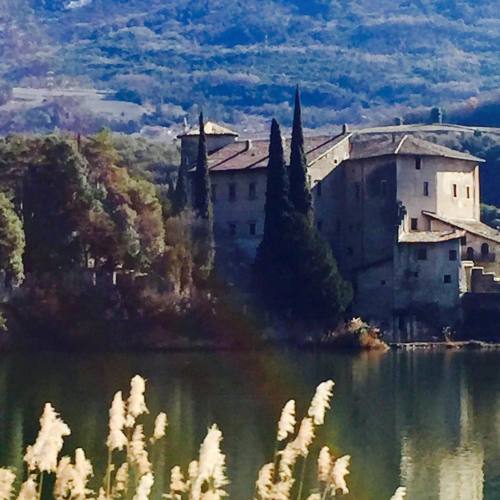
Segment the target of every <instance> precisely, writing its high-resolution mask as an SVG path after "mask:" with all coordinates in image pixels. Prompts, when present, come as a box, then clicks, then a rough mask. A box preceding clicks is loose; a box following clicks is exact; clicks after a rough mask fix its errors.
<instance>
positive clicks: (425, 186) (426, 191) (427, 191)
mask: <svg viewBox="0 0 500 500" xmlns="http://www.w3.org/2000/svg"><path fill="white" fill-rule="evenodd" d="M424 196H429V183H428V182H427V181H426V182H424Z"/></svg>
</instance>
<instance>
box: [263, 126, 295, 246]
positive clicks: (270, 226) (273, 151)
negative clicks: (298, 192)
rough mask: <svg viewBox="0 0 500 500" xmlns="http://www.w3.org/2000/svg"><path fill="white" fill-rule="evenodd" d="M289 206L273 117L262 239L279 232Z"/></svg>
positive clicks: (279, 131)
mask: <svg viewBox="0 0 500 500" xmlns="http://www.w3.org/2000/svg"><path fill="white" fill-rule="evenodd" d="M291 208H292V207H291V205H290V200H289V180H288V174H287V170H286V165H285V158H284V154H283V141H282V138H281V130H280V126H279V124H278V122H277V121H276V120H275V119H273V121H272V123H271V136H270V140H269V160H268V166H267V187H266V203H265V207H264V217H265V218H264V237H263V241H271V240H272V239H273V238H275V237H276V236H277V234H279V233H280V231H281V230H282V229H283V223H284V220H285V218H286V217H287V216H289V214H290V212H291Z"/></svg>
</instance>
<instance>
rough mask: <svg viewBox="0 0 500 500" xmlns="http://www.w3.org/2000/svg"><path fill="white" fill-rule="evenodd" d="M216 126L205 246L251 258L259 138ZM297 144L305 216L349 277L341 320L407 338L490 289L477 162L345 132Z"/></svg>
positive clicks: (488, 236)
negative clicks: (301, 154)
mask: <svg viewBox="0 0 500 500" xmlns="http://www.w3.org/2000/svg"><path fill="white" fill-rule="evenodd" d="M225 130H226V133H225V135H224V138H223V139H221V136H220V135H217V134H214V135H213V136H210V134H207V145H210V146H209V151H210V152H211V154H210V155H209V170H210V175H211V179H212V190H213V202H214V222H215V235H216V242H217V245H218V246H219V247H223V248H224V249H226V248H229V247H231V246H234V247H238V248H239V249H240V250H241V251H242V252H243V253H244V254H245V255H246V256H247V257H248V258H249V260H251V259H253V257H254V256H255V251H256V249H257V247H258V244H259V243H260V240H261V238H262V233H263V227H264V203H265V191H266V166H267V154H268V147H269V143H268V141H266V140H258V141H238V140H237V137H236V134H233V135H231V134H229V133H227V129H225ZM193 137H197V136H196V135H194V136H193V135H192V134H191V135H186V136H184V137H183V138H181V139H182V150H183V151H184V150H186V151H194V146H193V144H197V142H196V140H193ZM221 140H222V142H221ZM288 147H289V141H288V140H287V141H285V154H286V157H288V155H289V151H288ZM305 150H306V155H307V159H308V164H309V181H310V185H311V191H312V194H313V203H314V212H315V221H316V224H317V227H318V229H319V231H320V232H321V233H322V234H323V236H324V237H325V239H327V240H328V241H329V242H330V243H331V246H332V249H333V251H334V254H335V256H336V258H337V261H338V263H339V268H340V270H341V272H342V273H343V275H344V276H345V277H346V278H347V279H349V280H351V282H352V284H353V287H354V292H355V298H354V302H353V306H352V313H353V315H360V316H362V317H363V318H365V319H367V320H370V321H373V322H375V323H378V324H379V325H380V326H381V327H382V328H383V330H384V331H385V332H386V334H387V335H388V337H389V338H390V339H393V340H402V341H405V340H415V339H418V338H421V337H424V336H427V337H428V336H430V335H438V334H439V332H440V329H441V328H442V327H444V326H445V325H446V326H448V325H450V326H455V325H456V324H458V323H460V320H461V307H460V303H461V297H462V296H463V295H464V294H471V293H479V291H480V293H493V292H495V291H496V288H495V286H496V284H498V287H499V288H500V281H498V280H497V277H496V276H497V274H495V273H496V272H497V271H498V268H497V267H496V266H497V258H496V256H497V254H498V253H499V250H500V233H498V231H496V230H494V229H492V228H489V227H488V226H485V225H484V224H482V223H481V222H480V193H479V163H480V162H481V160H479V159H478V158H475V157H473V156H471V155H468V154H465V153H461V152H458V151H454V150H451V149H448V148H444V147H441V146H437V145H435V144H433V143H429V142H426V141H422V140H419V139H416V138H414V137H411V136H401V137H393V138H392V140H379V139H376V138H373V137H370V138H369V139H366V138H364V137H363V136H362V135H353V134H351V133H349V132H348V131H347V130H343V131H342V133H341V134H339V135H337V136H333V137H328V136H321V137H309V138H306V141H305ZM186 157H189V158H190V161H191V163H192V162H193V157H192V153H189V154H187V155H186ZM492 273H493V274H492ZM499 274H500V273H499Z"/></svg>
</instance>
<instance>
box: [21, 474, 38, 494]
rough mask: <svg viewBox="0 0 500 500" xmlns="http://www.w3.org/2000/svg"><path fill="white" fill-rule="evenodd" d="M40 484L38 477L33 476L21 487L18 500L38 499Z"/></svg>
mask: <svg viewBox="0 0 500 500" xmlns="http://www.w3.org/2000/svg"><path fill="white" fill-rule="evenodd" d="M37 489H38V484H37V482H36V476H34V475H31V476H29V477H28V479H26V481H24V483H23V484H22V485H21V490H20V491H19V495H18V496H17V500H35V499H37V498H38V491H37Z"/></svg>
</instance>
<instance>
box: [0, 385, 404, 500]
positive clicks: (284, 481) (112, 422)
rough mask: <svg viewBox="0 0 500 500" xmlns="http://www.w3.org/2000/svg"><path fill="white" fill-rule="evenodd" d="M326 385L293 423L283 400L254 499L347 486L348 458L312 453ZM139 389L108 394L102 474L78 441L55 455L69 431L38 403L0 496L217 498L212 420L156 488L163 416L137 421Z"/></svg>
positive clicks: (220, 489) (320, 495) (397, 497)
mask: <svg viewBox="0 0 500 500" xmlns="http://www.w3.org/2000/svg"><path fill="white" fill-rule="evenodd" d="M333 387H334V382H333V381H332V380H327V381H325V382H322V383H321V384H319V385H318V387H317V388H316V392H315V394H314V397H313V398H312V401H311V403H310V405H309V408H308V410H307V413H306V415H305V416H304V417H303V418H302V420H300V424H299V423H298V421H297V417H298V416H297V415H296V410H295V401H294V400H290V401H288V402H287V403H286V404H285V406H284V408H283V411H282V412H281V416H280V418H279V421H278V426H277V433H276V444H275V452H274V456H273V457H270V459H271V461H270V462H269V463H266V464H265V465H263V466H262V468H261V469H260V470H259V473H258V477H257V478H256V482H255V499H256V500H278V499H279V500H288V499H292V498H294V499H296V500H303V499H306V498H307V500H326V499H329V498H334V497H336V496H338V495H344V494H347V493H349V488H348V486H347V482H346V476H347V475H348V474H349V466H350V458H351V457H350V456H349V455H344V456H342V457H335V456H334V455H333V453H332V452H331V450H330V448H329V447H328V446H324V447H322V448H321V450H320V451H319V454H317V450H316V444H315V443H314V441H315V436H316V434H317V432H318V430H319V428H320V427H321V426H322V425H323V423H324V421H325V417H326V413H327V410H328V409H329V408H330V400H331V398H332V394H333ZM145 391H146V381H145V380H144V379H143V378H142V377H140V376H138V375H136V376H135V377H133V378H132V380H131V383H130V394H129V396H128V398H124V397H123V394H122V391H118V392H117V393H116V394H115V396H114V398H113V401H112V404H111V407H110V410H109V426H108V429H109V430H108V436H107V439H106V443H105V447H104V446H103V449H102V452H103V454H104V453H106V452H107V456H108V459H107V465H106V470H105V471H104V475H103V477H102V478H99V477H96V474H95V473H96V472H97V471H95V470H94V468H93V466H92V463H91V461H90V459H89V458H88V457H87V456H86V454H85V451H84V450H83V449H82V448H77V449H76V450H75V453H74V458H73V457H71V456H69V455H65V456H60V455H61V451H62V449H63V446H64V438H66V437H67V436H69V435H70V434H71V429H70V427H69V426H68V425H67V424H66V423H65V422H64V421H63V420H62V418H61V417H60V416H59V415H58V413H57V412H56V410H55V409H54V407H53V406H52V405H51V404H50V403H46V405H45V407H44V410H43V414H42V416H41V418H40V430H39V432H38V435H37V437H36V440H35V442H34V443H33V444H32V445H29V446H28V447H27V448H26V453H25V455H24V462H25V464H26V469H27V472H26V474H25V473H23V471H20V470H17V469H15V468H14V467H9V464H7V467H3V468H0V498H2V499H9V498H12V497H13V496H16V498H17V500H40V499H41V498H47V497H48V495H51V497H52V498H54V499H56V500H64V499H78V500H90V499H97V500H112V499H113V500H115V499H121V500H125V499H131V498H132V499H133V500H147V499H149V498H160V497H161V496H164V497H165V498H169V499H171V500H220V499H222V498H225V497H227V496H228V493H227V486H228V484H229V483H230V481H229V478H228V477H227V472H226V455H225V454H224V453H223V450H222V432H221V430H219V428H218V427H217V425H216V424H213V425H212V426H211V427H210V428H209V429H208V432H207V435H206V437H205V439H204V440H203V442H202V444H201V446H200V452H199V457H198V458H197V459H195V460H193V461H191V462H190V463H189V465H188V467H187V468H184V467H181V466H179V465H176V466H174V467H173V468H172V469H171V471H170V485H169V489H168V491H166V492H162V491H159V489H158V486H156V485H155V477H159V476H161V475H163V474H164V473H165V472H166V471H164V470H163V468H162V464H161V463H158V462H156V461H155V460H154V455H155V453H156V452H158V451H159V450H160V449H162V448H163V449H165V448H166V444H165V443H164V441H165V439H166V434H167V430H168V417H167V415H166V414H165V413H163V412H160V413H158V415H157V416H156V418H155V421H154V426H153V429H151V431H150V430H149V429H148V428H147V426H145V422H144V416H145V415H146V414H147V413H149V410H148V407H147V404H146V397H145ZM148 436H149V437H148ZM167 449H168V453H170V454H174V453H175V452H176V451H177V450H173V449H172V448H171V447H170V446H169V447H168V448H167ZM316 457H317V458H316ZM306 468H307V469H309V468H311V469H313V470H315V474H314V477H315V480H314V485H311V486H309V485H306V484H305V477H306V475H305V472H306ZM309 489H310V492H309V493H307V491H308V490H309ZM162 493H163V495H162ZM405 496H406V489H405V488H404V487H399V488H398V489H397V490H396V493H395V494H394V496H393V497H392V499H391V500H402V499H403V498H404V497H405Z"/></svg>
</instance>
